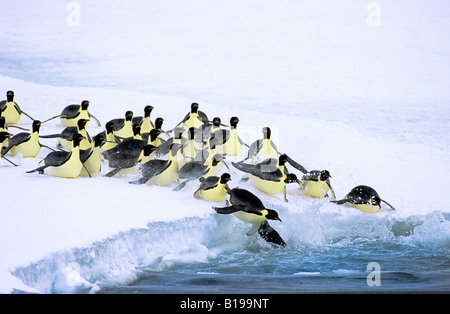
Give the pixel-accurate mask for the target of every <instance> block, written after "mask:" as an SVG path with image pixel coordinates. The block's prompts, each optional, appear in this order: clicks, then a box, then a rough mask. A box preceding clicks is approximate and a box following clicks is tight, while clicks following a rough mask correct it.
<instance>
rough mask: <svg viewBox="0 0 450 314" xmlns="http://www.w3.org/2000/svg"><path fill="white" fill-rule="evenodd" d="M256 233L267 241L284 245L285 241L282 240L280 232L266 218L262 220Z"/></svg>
mask: <svg viewBox="0 0 450 314" xmlns="http://www.w3.org/2000/svg"><path fill="white" fill-rule="evenodd" d="M258 234H259V235H260V236H261V238H263V239H264V240H266V241H267V242H270V243H274V244H276V245H279V246H281V247H285V246H286V242H284V240H283V238H282V237H281V236H280V234H279V233H278V232H277V231H276V230H275V229H273V228H272V227H271V226H270V225H269V222H268V221H267V220H265V221H263V222H262V223H261V225H260V226H259V228H258Z"/></svg>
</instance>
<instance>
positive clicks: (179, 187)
mask: <svg viewBox="0 0 450 314" xmlns="http://www.w3.org/2000/svg"><path fill="white" fill-rule="evenodd" d="M188 182H189V181H188V180H186V181H183V182H181V183H180V184H179V185H177V186H176V187H175V188H174V189H173V191H179V190H181V189H182V188H184V187H185V186H186V184H187V183H188Z"/></svg>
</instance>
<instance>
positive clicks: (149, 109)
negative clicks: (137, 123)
mask: <svg viewBox="0 0 450 314" xmlns="http://www.w3.org/2000/svg"><path fill="white" fill-rule="evenodd" d="M153 108H154V107H153V106H150V105H148V106H145V108H144V117H146V118H147V117H150V114H151V113H152V110H153Z"/></svg>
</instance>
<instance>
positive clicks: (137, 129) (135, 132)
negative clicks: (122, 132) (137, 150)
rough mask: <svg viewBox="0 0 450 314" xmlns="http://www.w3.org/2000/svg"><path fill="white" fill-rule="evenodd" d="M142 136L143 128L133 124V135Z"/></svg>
mask: <svg viewBox="0 0 450 314" xmlns="http://www.w3.org/2000/svg"><path fill="white" fill-rule="evenodd" d="M140 134H141V126H140V125H139V124H137V123H135V124H133V135H134V136H136V135H140Z"/></svg>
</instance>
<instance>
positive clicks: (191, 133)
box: [0, 91, 394, 247]
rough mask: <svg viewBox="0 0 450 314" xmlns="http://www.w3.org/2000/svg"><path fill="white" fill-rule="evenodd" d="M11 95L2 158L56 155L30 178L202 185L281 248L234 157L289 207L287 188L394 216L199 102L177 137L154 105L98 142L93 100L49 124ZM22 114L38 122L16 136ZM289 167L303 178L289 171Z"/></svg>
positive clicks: (223, 211)
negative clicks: (54, 127) (48, 130)
mask: <svg viewBox="0 0 450 314" xmlns="http://www.w3.org/2000/svg"><path fill="white" fill-rule="evenodd" d="M6 96H7V99H6V100H4V101H2V102H0V157H1V158H2V159H5V160H6V161H7V162H9V163H10V164H12V165H13V166H17V164H16V163H14V161H13V160H11V159H10V158H9V157H10V155H11V156H12V157H14V156H17V155H18V154H22V156H23V157H24V158H36V157H37V156H38V155H39V153H40V150H41V148H43V147H45V148H46V149H48V150H49V151H50V152H49V153H48V154H47V155H46V156H45V158H43V159H42V160H40V161H39V162H37V165H36V167H35V168H34V169H30V170H27V171H26V172H27V173H30V174H31V173H38V174H46V175H50V176H55V177H63V178H72V179H74V178H77V177H79V176H87V177H95V176H98V175H99V174H100V173H101V169H102V166H104V167H107V168H108V169H109V170H108V172H107V173H106V174H105V176H106V177H118V176H121V177H128V175H129V174H130V173H131V174H133V175H134V176H137V177H138V178H137V179H136V180H131V181H129V183H130V184H138V185H141V184H148V185H159V186H173V190H174V191H180V190H183V189H187V187H188V186H192V185H194V186H195V189H193V191H194V192H193V193H192V195H193V197H194V198H196V199H201V200H203V201H206V202H214V203H224V204H225V205H226V206H213V207H212V208H213V209H214V210H215V212H216V213H217V214H220V215H227V214H232V215H234V216H235V217H237V218H238V219H240V220H242V221H244V222H246V223H249V224H251V225H252V227H251V229H250V230H249V231H248V232H247V235H249V236H250V235H253V234H255V233H258V234H259V235H260V236H261V238H263V239H264V240H265V241H267V242H269V243H271V244H273V245H276V246H280V247H284V246H286V242H285V241H284V240H283V239H282V237H281V236H280V234H279V233H278V232H277V231H276V230H275V229H274V228H272V226H270V225H269V220H272V221H279V222H281V218H280V216H279V213H278V212H277V211H276V210H274V209H270V208H267V207H266V206H265V205H264V204H263V202H262V201H261V199H260V198H259V197H258V196H257V195H256V194H255V193H253V192H251V191H250V190H248V189H243V188H240V187H239V186H236V187H234V188H231V187H230V186H229V184H230V181H232V178H231V175H230V172H231V171H230V170H231V169H230V167H229V165H228V164H227V163H226V160H227V159H228V158H231V159H232V161H231V165H232V166H233V167H234V169H236V170H237V172H238V173H239V172H240V173H242V178H241V180H240V181H239V182H246V181H248V180H250V181H251V183H252V185H253V186H254V187H255V188H256V190H258V191H260V192H262V193H263V194H266V195H276V194H279V193H283V200H284V201H285V202H288V191H287V189H286V187H287V185H289V184H294V185H297V186H298V189H299V190H300V191H301V193H302V194H303V195H305V196H307V197H313V198H329V199H330V201H331V202H333V203H335V204H338V205H344V204H345V205H348V206H350V207H354V208H357V209H359V210H361V211H363V212H367V213H376V212H378V211H379V210H380V208H381V206H382V203H384V204H385V205H387V206H388V207H389V208H390V209H392V210H393V209H394V207H393V206H391V205H390V204H389V203H387V202H386V201H385V200H383V199H382V198H381V197H380V196H379V195H378V193H377V192H376V191H375V190H374V189H373V188H371V187H369V186H366V185H359V186H356V187H354V188H353V189H352V190H350V192H349V193H348V194H347V195H346V196H345V197H344V198H342V199H340V200H337V199H336V195H335V192H334V190H333V188H332V186H331V178H332V177H331V173H330V171H328V170H326V169H323V170H309V171H308V170H307V169H306V168H305V167H303V166H302V165H301V164H300V163H298V162H297V161H295V160H294V159H293V158H291V156H289V155H288V154H286V153H281V152H280V151H279V148H278V147H277V146H276V145H275V143H274V142H273V140H272V138H271V136H272V131H271V129H270V127H269V126H265V127H263V128H262V137H261V138H259V139H257V140H255V141H254V142H252V143H251V144H250V145H248V144H246V143H245V142H244V141H243V140H242V137H241V134H239V128H238V124H239V122H240V120H239V118H238V117H237V116H232V117H231V118H230V119H229V124H228V125H227V124H223V123H222V120H221V118H220V117H214V118H213V119H212V120H210V119H209V118H208V115H207V114H206V113H205V112H203V111H201V110H199V104H198V103H196V102H194V103H192V104H191V106H190V108H189V112H188V113H187V114H186V115H185V116H184V118H183V119H182V120H181V121H180V122H179V123H178V124H177V125H175V126H174V127H173V128H172V129H170V130H167V131H164V129H163V124H164V118H162V117H158V118H156V119H155V120H154V122H153V121H152V119H151V113H152V111H153V110H154V108H155V107H154V106H151V105H147V106H145V107H144V115H143V116H135V115H134V113H133V111H131V110H127V111H126V112H125V114H124V116H122V117H118V118H116V119H112V120H110V121H108V122H106V123H105V125H104V130H103V131H102V132H100V133H98V134H96V135H95V136H92V137H91V135H90V134H89V132H88V131H87V129H86V128H87V126H88V125H89V123H90V122H91V120H94V122H95V123H96V124H97V125H98V126H101V123H100V120H99V119H97V118H96V117H95V116H94V115H92V114H91V113H90V112H89V110H88V108H89V104H90V103H89V101H88V100H82V101H81V103H80V104H79V105H78V104H72V105H68V106H66V107H64V108H63V110H62V111H61V114H59V115H55V116H53V117H51V118H49V119H46V120H43V122H41V121H40V120H35V119H33V118H31V117H30V116H29V115H28V114H26V113H25V112H24V111H23V110H22V109H21V108H20V107H19V106H18V105H17V103H16V102H15V100H14V92H13V91H8V92H7V93H6ZM22 115H25V116H27V117H28V118H29V119H30V120H32V124H31V130H28V132H19V133H17V134H15V135H14V134H12V133H10V128H11V127H18V126H16V124H17V123H18V121H19V120H20V118H21V116H22ZM57 118H59V119H60V122H61V125H62V126H63V127H64V129H62V130H61V132H60V133H56V134H42V133H43V132H42V130H41V129H43V126H44V125H45V123H46V122H48V121H50V120H53V119H57ZM18 128H20V127H18ZM24 131H27V130H26V129H24ZM40 139H57V145H56V146H55V147H54V148H52V147H49V146H46V145H43V144H42V143H41V142H40ZM0 160H1V159H0ZM223 166H225V168H226V169H225V168H224V167H223ZM288 167H292V168H293V169H294V170H295V171H299V172H300V174H296V173H294V172H292V171H289V170H288ZM291 170H292V169H291ZM174 193H175V192H174Z"/></svg>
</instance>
